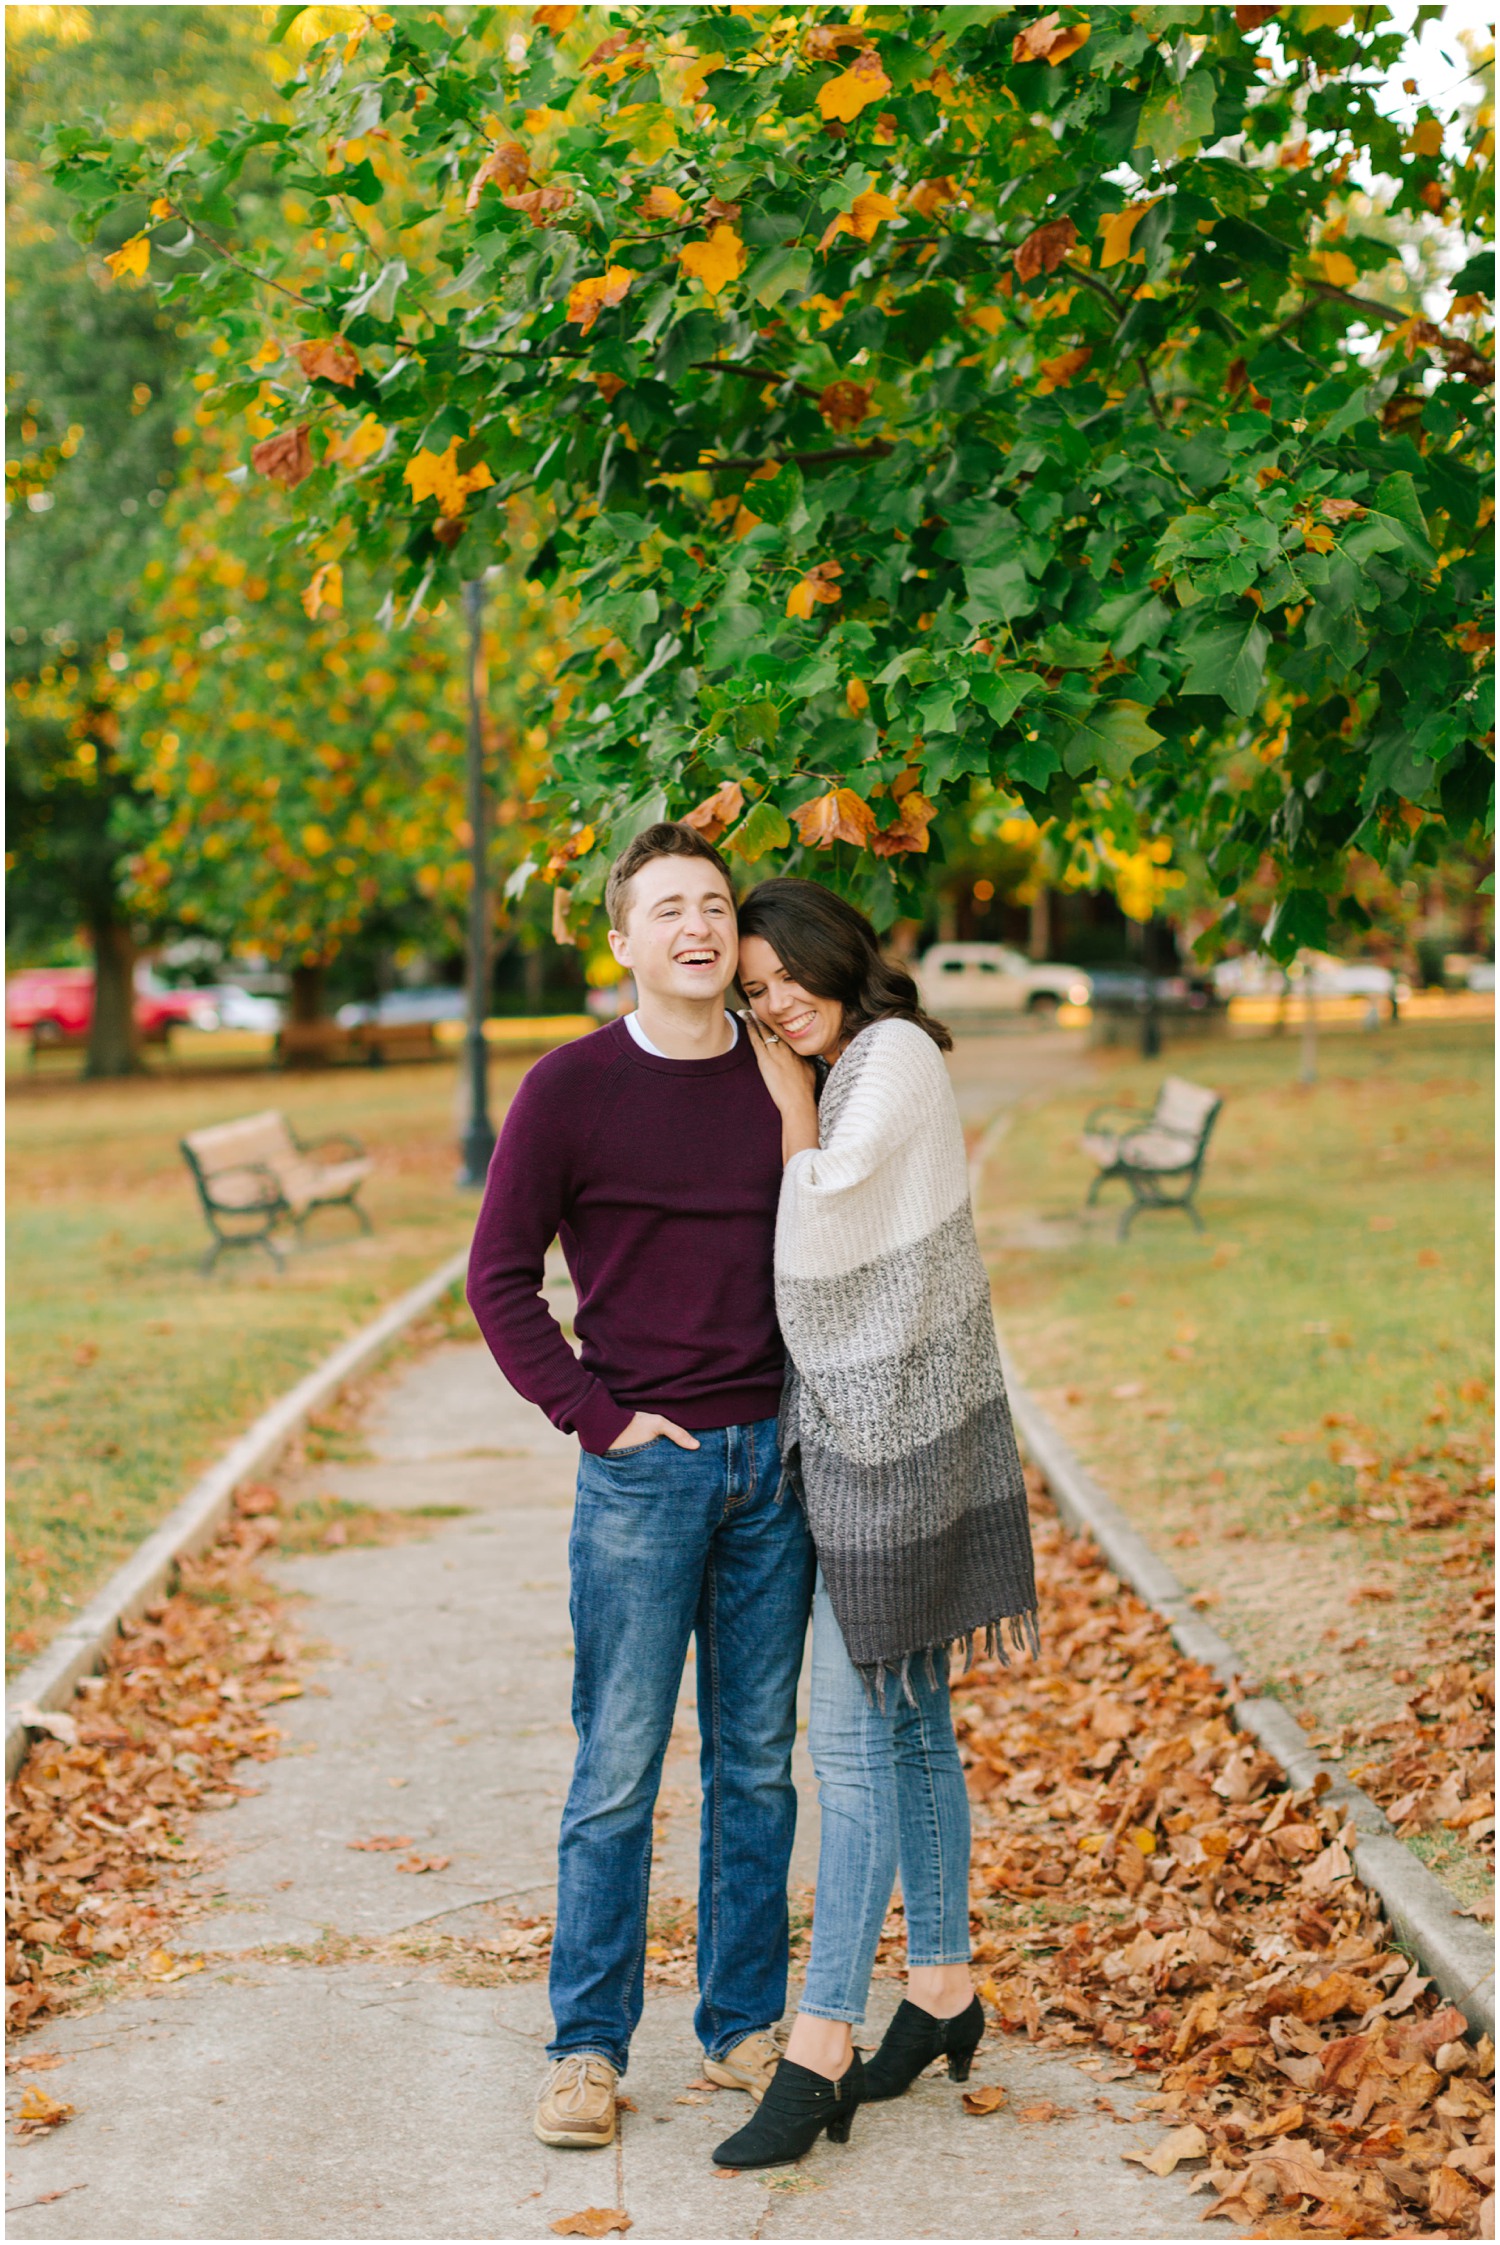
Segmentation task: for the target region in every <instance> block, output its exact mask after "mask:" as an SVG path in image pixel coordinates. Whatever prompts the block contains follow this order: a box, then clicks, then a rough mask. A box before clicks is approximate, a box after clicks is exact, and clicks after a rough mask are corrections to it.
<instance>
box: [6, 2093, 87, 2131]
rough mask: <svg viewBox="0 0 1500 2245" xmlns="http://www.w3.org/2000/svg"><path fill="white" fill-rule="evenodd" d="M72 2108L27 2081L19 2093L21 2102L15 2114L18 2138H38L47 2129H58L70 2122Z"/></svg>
mask: <svg viewBox="0 0 1500 2245" xmlns="http://www.w3.org/2000/svg"><path fill="white" fill-rule="evenodd" d="M73 2112H74V2107H73V2106H72V2105H67V2104H64V2103H63V2101H62V2099H61V2098H60V2097H49V2096H48V2094H47V2092H46V2090H45V2089H39V2088H38V2087H37V2085H36V2083H35V2082H34V2081H28V2082H27V2084H26V2087H25V2088H24V2089H23V2090H22V2092H21V2102H20V2105H19V2107H18V2108H17V2112H16V2121H17V2126H16V2134H17V2135H18V2136H40V2135H43V2134H44V2133H45V2132H46V2131H47V2130H48V2129H51V2128H60V2127H61V2126H62V2124H63V2122H64V2121H65V2120H71V2119H72V2117H73Z"/></svg>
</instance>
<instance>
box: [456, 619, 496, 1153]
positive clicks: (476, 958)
mask: <svg viewBox="0 0 1500 2245" xmlns="http://www.w3.org/2000/svg"><path fill="white" fill-rule="evenodd" d="M464 614H465V616H466V617H467V618H468V623H469V756H468V766H469V770H468V778H469V864H470V868H471V871H472V873H473V881H472V883H471V885H470V889H469V991H468V995H469V1014H468V1028H467V1031H466V1033H465V1036H464V1069H465V1073H466V1076H467V1080H468V1094H469V1098H468V1120H467V1123H466V1125H465V1129H464V1135H463V1139H462V1142H461V1145H460V1153H461V1156H462V1166H461V1167H460V1169H459V1173H458V1182H459V1184H460V1185H473V1186H480V1185H483V1183H484V1181H485V1177H486V1176H487V1174H488V1172H489V1166H490V1156H491V1154H492V1153H493V1152H494V1150H495V1132H494V1128H493V1126H492V1124H491V1122H490V1103H489V1088H490V1087H489V1054H488V1051H487V1049H486V1046H485V1041H484V1017H485V1013H486V1011H487V1010H488V1001H489V994H490V908H489V893H488V889H487V886H486V874H487V870H488V869H487V866H486V862H485V859H486V848H485V846H486V843H487V842H488V840H489V797H488V793H487V790H486V788H485V784H484V717H483V709H484V689H485V675H484V583H483V580H482V579H477V578H476V579H472V580H471V581H470V582H469V583H467V584H466V585H465V586H464Z"/></svg>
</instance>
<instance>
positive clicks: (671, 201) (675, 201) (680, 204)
mask: <svg viewBox="0 0 1500 2245" xmlns="http://www.w3.org/2000/svg"><path fill="white" fill-rule="evenodd" d="M635 207H636V209H637V210H638V211H639V213H640V215H641V217H642V218H678V217H680V216H681V214H682V213H683V211H685V210H686V208H687V205H686V203H685V202H684V201H683V199H682V197H681V196H680V195H679V194H678V192H677V190H676V188H675V187H652V188H650V189H649V190H648V191H647V193H646V194H645V195H644V196H643V197H642V199H641V200H640V202H638V203H637V204H636V206H635Z"/></svg>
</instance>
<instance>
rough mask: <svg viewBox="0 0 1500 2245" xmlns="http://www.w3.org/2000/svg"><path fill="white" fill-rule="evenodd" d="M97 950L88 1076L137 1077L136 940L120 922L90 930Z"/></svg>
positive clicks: (109, 922)
mask: <svg viewBox="0 0 1500 2245" xmlns="http://www.w3.org/2000/svg"><path fill="white" fill-rule="evenodd" d="M89 933H90V937H91V940H92V942H93V947H94V1014H93V1019H92V1021H91V1022H90V1023H89V1042H88V1053H87V1056H86V1058H85V1060H84V1066H83V1072H84V1074H85V1075H86V1076H133V1075H136V1074H138V1073H139V1070H140V1066H141V1040H140V1032H139V1030H138V1029H137V1027H136V1019H135V938H134V936H133V935H132V934H131V932H130V929H129V928H128V927H127V926H126V925H125V924H124V923H123V922H122V921H119V920H106V921H104V922H102V923H100V924H96V925H95V926H94V927H92V928H91V929H90V931H89Z"/></svg>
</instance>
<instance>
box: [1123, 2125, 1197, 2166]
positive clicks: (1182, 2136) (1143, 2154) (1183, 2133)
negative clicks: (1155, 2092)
mask: <svg viewBox="0 0 1500 2245" xmlns="http://www.w3.org/2000/svg"><path fill="white" fill-rule="evenodd" d="M1207 2151H1208V2138H1207V2137H1206V2136H1205V2135H1204V2133H1203V2130H1202V2129H1201V2128H1194V2127H1192V2126H1188V2127H1186V2128H1174V2129H1173V2130H1172V2133H1171V2134H1170V2136H1163V2138H1162V2140H1161V2142H1160V2143H1159V2144H1158V2145H1157V2147H1156V2149H1155V2150H1154V2151H1122V2152H1121V2154H1120V2157H1121V2158H1122V2159H1131V2160H1134V2161H1135V2163H1136V2165H1137V2166H1138V2167H1144V2168H1145V2170H1146V2172H1147V2174H1149V2175H1170V2174H1171V2173H1172V2171H1173V2169H1174V2168H1175V2167H1176V2166H1177V2165H1178V2163H1179V2161H1181V2160H1184V2159H1202V2158H1203V2157H1204V2156H1205V2155H1206V2153H1207Z"/></svg>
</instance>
